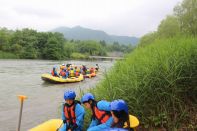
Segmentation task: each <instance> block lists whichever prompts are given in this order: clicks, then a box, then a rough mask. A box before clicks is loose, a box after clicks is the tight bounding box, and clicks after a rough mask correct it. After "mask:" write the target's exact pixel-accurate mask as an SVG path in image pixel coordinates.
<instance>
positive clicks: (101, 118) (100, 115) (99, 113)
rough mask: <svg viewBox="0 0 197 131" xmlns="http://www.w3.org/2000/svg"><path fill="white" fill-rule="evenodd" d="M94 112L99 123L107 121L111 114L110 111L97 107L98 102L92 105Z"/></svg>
mask: <svg viewBox="0 0 197 131" xmlns="http://www.w3.org/2000/svg"><path fill="white" fill-rule="evenodd" d="M92 114H93V119H95V118H96V119H97V120H98V122H99V124H103V123H105V122H106V121H107V120H108V119H109V118H110V116H111V113H110V112H109V111H103V110H99V109H98V107H97V102H96V104H94V105H93V106H92Z"/></svg>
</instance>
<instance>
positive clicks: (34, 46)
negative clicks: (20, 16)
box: [0, 28, 133, 60]
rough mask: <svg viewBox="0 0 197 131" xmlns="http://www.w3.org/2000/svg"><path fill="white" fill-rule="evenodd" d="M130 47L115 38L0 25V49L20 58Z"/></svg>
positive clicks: (67, 55) (75, 56)
mask: <svg viewBox="0 0 197 131" xmlns="http://www.w3.org/2000/svg"><path fill="white" fill-rule="evenodd" d="M132 49H133V46H132V45H120V44H119V43H118V42H114V43H112V44H109V43H106V42H105V41H94V40H85V41H80V40H67V39H65V38H64V36H63V34H61V33H57V32H37V31H36V30H33V29H28V28H25V29H22V30H16V31H14V30H8V29H7V28H0V53H2V52H6V53H11V54H14V56H15V57H16V58H21V59H53V60H59V59H82V58H88V56H89V55H99V56H106V55H107V52H112V51H120V52H124V53H127V52H130V51H131V50H132Z"/></svg>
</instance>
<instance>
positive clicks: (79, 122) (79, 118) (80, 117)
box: [73, 104, 85, 129]
mask: <svg viewBox="0 0 197 131" xmlns="http://www.w3.org/2000/svg"><path fill="white" fill-rule="evenodd" d="M75 115H76V125H74V127H73V128H74V129H75V128H77V127H80V128H81V129H82V128H83V122H84V115H85V110H84V108H83V106H81V105H80V104H77V105H76V107H75Z"/></svg>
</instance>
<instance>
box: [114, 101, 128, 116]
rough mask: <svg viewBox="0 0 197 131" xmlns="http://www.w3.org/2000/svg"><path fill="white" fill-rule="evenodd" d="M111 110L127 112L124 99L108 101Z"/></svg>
mask: <svg viewBox="0 0 197 131" xmlns="http://www.w3.org/2000/svg"><path fill="white" fill-rule="evenodd" d="M110 108H111V110H114V111H122V110H124V111H125V112H126V113H128V106H127V104H126V102H125V101H124V100H121V99H119V100H114V101H112V102H111V103H110Z"/></svg>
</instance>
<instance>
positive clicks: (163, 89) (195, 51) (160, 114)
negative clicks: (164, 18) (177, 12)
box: [93, 37, 197, 130]
mask: <svg viewBox="0 0 197 131" xmlns="http://www.w3.org/2000/svg"><path fill="white" fill-rule="evenodd" d="M196 43H197V38H195V37H174V38H171V39H160V40H156V41H155V42H154V43H152V44H150V45H148V46H146V47H144V48H137V49H136V50H134V51H133V52H132V53H130V54H129V55H128V56H127V57H126V59H125V60H123V61H121V62H117V63H116V64H115V66H114V67H113V69H111V70H110V72H109V73H108V74H106V75H105V78H104V80H103V81H102V82H101V83H99V84H98V85H97V88H95V89H94V91H93V93H94V94H95V96H96V97H97V98H98V99H103V98H105V99H107V100H109V101H112V100H114V99H124V100H126V101H127V103H128V105H129V111H130V113H131V114H133V115H135V116H137V117H138V118H139V120H140V123H141V127H142V128H143V129H146V130H149V129H158V128H160V129H166V130H176V129H185V128H186V129H190V130H193V129H195V128H196V124H195V123H196V118H197V116H196V114H197V110H196V109H197V104H196V103H197V102H196V100H197V96H196V94H197V86H196V85H197V80H196V78H197V61H196V60H197V44H196Z"/></svg>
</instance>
